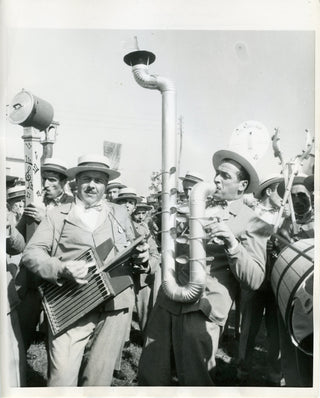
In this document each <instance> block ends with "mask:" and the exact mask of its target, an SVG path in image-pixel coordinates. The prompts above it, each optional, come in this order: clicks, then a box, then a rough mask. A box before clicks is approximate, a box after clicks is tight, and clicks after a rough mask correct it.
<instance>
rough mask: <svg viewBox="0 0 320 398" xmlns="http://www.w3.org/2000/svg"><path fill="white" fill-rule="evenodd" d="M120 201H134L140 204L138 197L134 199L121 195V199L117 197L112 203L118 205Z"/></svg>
mask: <svg viewBox="0 0 320 398" xmlns="http://www.w3.org/2000/svg"><path fill="white" fill-rule="evenodd" d="M122 200H135V201H136V203H137V204H138V203H140V202H141V198H139V197H136V198H135V197H134V196H129V195H128V196H127V195H123V196H121V197H119V196H118V197H117V198H115V199H114V202H115V203H119V202H120V201H122Z"/></svg>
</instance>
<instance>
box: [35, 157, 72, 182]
mask: <svg viewBox="0 0 320 398" xmlns="http://www.w3.org/2000/svg"><path fill="white" fill-rule="evenodd" d="M67 170H68V166H67V164H66V163H65V162H64V161H63V160H61V159H58V158H46V159H44V161H43V165H42V166H41V173H43V172H44V171H54V172H55V173H60V174H62V175H63V176H65V177H66V178H67V177H68V174H67Z"/></svg>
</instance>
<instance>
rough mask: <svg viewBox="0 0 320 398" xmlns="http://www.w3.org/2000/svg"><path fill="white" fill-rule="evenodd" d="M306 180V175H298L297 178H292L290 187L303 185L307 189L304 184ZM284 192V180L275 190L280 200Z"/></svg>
mask: <svg viewBox="0 0 320 398" xmlns="http://www.w3.org/2000/svg"><path fill="white" fill-rule="evenodd" d="M306 178H307V175H306V174H298V175H297V176H295V177H294V179H293V183H292V186H294V185H304V186H305V187H306V188H307V189H308V187H307V186H306V184H305V181H306ZM285 190H286V187H285V184H284V180H283V181H282V182H280V184H279V185H278V188H277V191H278V195H279V196H280V197H281V198H283V196H284V193H285Z"/></svg>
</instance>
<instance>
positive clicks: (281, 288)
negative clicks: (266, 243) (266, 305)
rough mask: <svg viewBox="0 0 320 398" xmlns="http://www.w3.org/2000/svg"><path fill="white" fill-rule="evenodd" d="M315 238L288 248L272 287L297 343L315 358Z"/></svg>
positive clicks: (273, 273) (281, 256)
mask: <svg viewBox="0 0 320 398" xmlns="http://www.w3.org/2000/svg"><path fill="white" fill-rule="evenodd" d="M313 270H314V239H301V240H299V241H297V242H294V243H293V244H292V245H290V246H287V247H285V248H284V249H283V250H282V251H281V252H280V254H279V256H278V258H277V260H276V262H275V264H274V266H273V268H272V271H271V286H272V289H273V292H274V294H275V297H276V300H277V303H278V307H279V310H280V313H281V316H282V319H283V320H284V323H285V325H286V326H287V328H288V331H289V334H290V337H291V340H292V342H293V344H294V345H295V346H296V347H298V348H299V349H300V350H301V351H303V352H304V353H306V354H308V355H313Z"/></svg>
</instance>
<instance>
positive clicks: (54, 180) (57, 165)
mask: <svg viewBox="0 0 320 398" xmlns="http://www.w3.org/2000/svg"><path fill="white" fill-rule="evenodd" d="M41 177H42V186H43V207H39V206H34V205H29V206H27V207H26V208H25V210H24V214H25V216H28V217H31V218H32V219H33V220H34V221H35V222H36V223H37V224H39V223H40V222H41V221H42V220H43V218H44V216H45V213H46V211H48V210H50V209H51V208H53V207H55V206H59V205H60V204H63V203H71V202H72V201H73V197H72V196H70V195H68V194H67V193H66V192H65V190H64V187H65V185H66V182H67V165H66V164H65V162H64V161H63V160H61V159H58V158H47V159H44V161H43V165H42V166H41Z"/></svg>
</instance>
